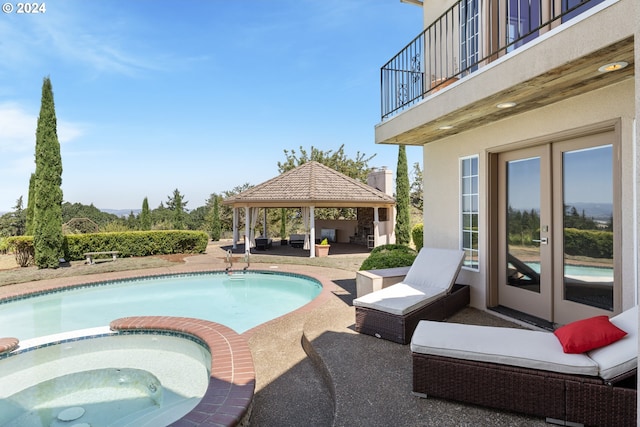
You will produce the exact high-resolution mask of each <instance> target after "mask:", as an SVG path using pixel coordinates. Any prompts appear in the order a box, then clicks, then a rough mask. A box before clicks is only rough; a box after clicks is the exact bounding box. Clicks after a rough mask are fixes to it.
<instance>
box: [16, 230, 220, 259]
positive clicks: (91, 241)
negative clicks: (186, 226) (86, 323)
mask: <svg viewBox="0 0 640 427" xmlns="http://www.w3.org/2000/svg"><path fill="white" fill-rule="evenodd" d="M8 240H9V245H10V246H11V247H14V246H15V244H16V242H18V241H20V242H26V243H28V244H29V245H31V247H33V237H32V236H21V237H11V238H8ZM208 241H209V236H208V235H207V233H205V232H204V231H181V230H162V231H127V232H113V233H89V234H67V235H66V236H64V258H65V259H66V260H69V261H77V260H81V259H84V254H85V253H86V252H103V251H119V252H120V256H121V257H134V256H149V255H165V254H182V253H203V252H204V251H205V250H206V248H207V242H208ZM24 244H25V243H22V245H24ZM23 250H24V249H23Z"/></svg>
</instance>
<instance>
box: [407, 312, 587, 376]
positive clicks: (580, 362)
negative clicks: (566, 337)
mask: <svg viewBox="0 0 640 427" xmlns="http://www.w3.org/2000/svg"><path fill="white" fill-rule="evenodd" d="M411 351H412V352H414V353H422V354H430V355H435V356H445V357H452V358H456V359H466V360H475V361H479V362H490V363H499V364H503V365H511V366H519V367H523V368H531V369H540V370H545V371H553V372H560V373H565V374H578V375H589V376H597V375H598V364H597V363H596V362H595V361H593V360H592V359H591V358H590V357H589V356H587V355H585V354H567V353H565V352H563V351H562V345H560V342H559V341H558V339H557V338H556V336H555V335H554V334H553V333H551V332H540V331H531V330H526V329H515V328H499V327H494V326H477V325H464V324H458V323H443V322H431V321H425V320H422V321H420V323H418V327H417V328H416V330H415V332H414V333H413V337H412V339H411Z"/></svg>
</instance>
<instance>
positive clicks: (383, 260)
mask: <svg viewBox="0 0 640 427" xmlns="http://www.w3.org/2000/svg"><path fill="white" fill-rule="evenodd" d="M417 255H418V253H417V252H416V251H414V250H413V249H411V248H410V247H408V246H406V245H383V246H378V247H377V248H374V249H373V250H372V251H371V254H370V255H369V257H368V258H367V259H365V260H364V262H363V263H362V265H361V266H360V270H376V269H382V268H394V267H407V266H410V265H411V264H413V261H414V260H415V259H416V256H417Z"/></svg>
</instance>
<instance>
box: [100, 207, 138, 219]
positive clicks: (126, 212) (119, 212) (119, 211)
mask: <svg viewBox="0 0 640 427" xmlns="http://www.w3.org/2000/svg"><path fill="white" fill-rule="evenodd" d="M100 211H102V212H105V213H108V214H112V215H117V216H119V217H123V218H126V217H128V216H129V214H130V213H131V212H133V214H134V215H138V214H139V213H140V212H141V211H142V209H100Z"/></svg>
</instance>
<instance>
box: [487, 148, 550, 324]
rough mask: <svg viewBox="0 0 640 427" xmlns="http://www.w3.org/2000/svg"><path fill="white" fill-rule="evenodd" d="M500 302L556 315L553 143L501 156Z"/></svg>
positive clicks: (538, 313) (533, 312) (543, 315)
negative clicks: (553, 306) (551, 186)
mask: <svg viewBox="0 0 640 427" xmlns="http://www.w3.org/2000/svg"><path fill="white" fill-rule="evenodd" d="M500 158H501V160H500V175H501V176H500V177H499V179H500V182H501V183H502V186H503V188H504V191H503V193H502V195H501V197H500V208H499V209H500V218H501V221H500V222H501V224H502V225H501V227H500V229H501V233H500V234H501V237H500V242H501V243H500V252H499V257H500V260H499V263H500V264H499V265H500V266H501V267H500V268H501V269H502V274H501V277H500V280H499V301H500V304H501V305H503V306H505V307H509V308H512V309H515V310H518V311H521V312H523V313H527V314H530V315H533V316H536V317H539V318H541V319H545V320H551V295H552V292H551V290H552V289H551V269H550V265H551V263H550V260H551V258H550V255H551V251H550V248H549V246H548V239H549V237H548V231H549V227H548V224H549V218H550V203H549V201H548V198H547V197H546V196H547V195H548V194H549V184H550V181H549V179H548V178H549V171H550V169H549V154H548V147H547V146H542V147H535V148H531V149H526V150H518V151H513V152H509V153H503V154H501V156H500Z"/></svg>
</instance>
